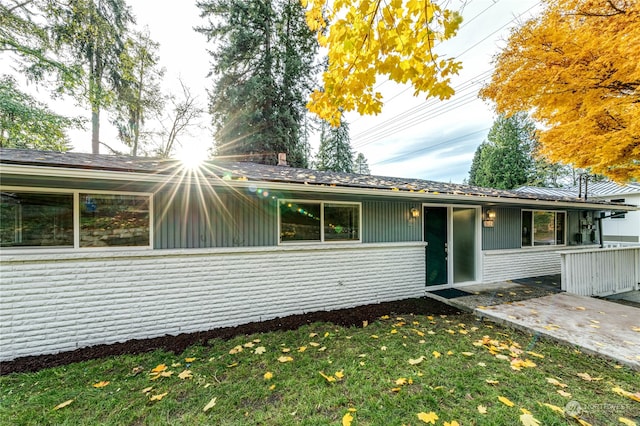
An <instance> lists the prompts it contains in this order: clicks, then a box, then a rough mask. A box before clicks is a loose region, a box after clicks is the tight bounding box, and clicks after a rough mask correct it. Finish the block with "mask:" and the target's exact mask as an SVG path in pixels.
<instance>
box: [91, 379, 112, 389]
mask: <svg viewBox="0 0 640 426" xmlns="http://www.w3.org/2000/svg"><path fill="white" fill-rule="evenodd" d="M109 383H110V382H105V381H102V382H98V383H94V385H93V387H94V388H103V387H105V386H107V385H108V384H109Z"/></svg>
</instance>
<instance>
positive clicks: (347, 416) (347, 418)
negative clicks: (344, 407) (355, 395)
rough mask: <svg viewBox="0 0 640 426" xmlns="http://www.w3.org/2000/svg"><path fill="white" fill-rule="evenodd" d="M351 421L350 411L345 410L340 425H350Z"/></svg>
mask: <svg viewBox="0 0 640 426" xmlns="http://www.w3.org/2000/svg"><path fill="white" fill-rule="evenodd" d="M352 421H353V416H352V415H351V413H349V412H347V414H345V415H344V416H342V426H351V422H352Z"/></svg>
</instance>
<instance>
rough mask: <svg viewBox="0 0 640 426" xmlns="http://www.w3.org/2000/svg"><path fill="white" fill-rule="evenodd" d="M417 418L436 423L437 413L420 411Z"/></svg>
mask: <svg viewBox="0 0 640 426" xmlns="http://www.w3.org/2000/svg"><path fill="white" fill-rule="evenodd" d="M418 419H420V420H422V421H423V422H425V423H431V424H432V425H434V424H436V420H438V415H437V414H436V413H434V412H433V411H431V412H429V413H425V412H421V413H418Z"/></svg>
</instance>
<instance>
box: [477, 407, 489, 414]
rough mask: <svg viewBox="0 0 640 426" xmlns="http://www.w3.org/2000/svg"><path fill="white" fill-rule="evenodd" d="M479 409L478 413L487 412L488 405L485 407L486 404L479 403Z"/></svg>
mask: <svg viewBox="0 0 640 426" xmlns="http://www.w3.org/2000/svg"><path fill="white" fill-rule="evenodd" d="M477 409H478V413H480V414H487V407H485V406H484V405H478V407H477Z"/></svg>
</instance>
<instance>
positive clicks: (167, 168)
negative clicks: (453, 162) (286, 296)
mask: <svg viewBox="0 0 640 426" xmlns="http://www.w3.org/2000/svg"><path fill="white" fill-rule="evenodd" d="M0 164H7V165H8V164H15V165H30V166H47V167H61V168H73V169H90V170H105V171H118V172H128V173H141V174H152V175H172V174H175V173H176V172H177V171H178V170H179V168H180V167H181V163H180V162H179V161H177V160H163V159H158V158H147V157H128V156H113V155H100V154H85V153H77V152H51V151H35V150H17V149H6V148H3V149H0ZM200 172H201V173H202V174H203V177H205V178H206V177H216V178H221V179H228V180H251V181H262V182H282V183H297V184H306V185H322V186H336V187H345V188H368V189H386V190H392V191H410V192H422V193H425V192H426V193H431V194H442V195H447V194H449V195H468V196H480V197H483V196H485V197H499V198H513V199H525V200H546V201H570V202H582V200H580V199H578V198H576V197H575V196H567V195H566V194H562V195H557V194H532V193H523V192H516V191H503V190H495V189H490V188H480V187H474V186H469V185H459V184H451V183H442V182H435V181H430V180H422V179H408V178H396V177H387V176H372V175H361V174H355V173H338V172H328V171H318V170H309V169H300V168H294V167H283V166H269V165H264V164H256V163H245V162H224V161H215V160H214V161H210V162H206V163H205V164H204V165H203V166H202V167H201V168H200Z"/></svg>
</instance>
